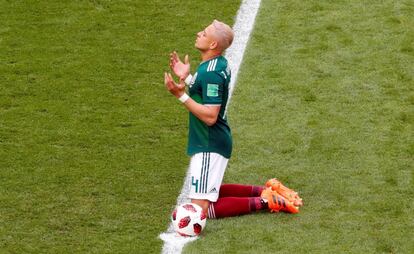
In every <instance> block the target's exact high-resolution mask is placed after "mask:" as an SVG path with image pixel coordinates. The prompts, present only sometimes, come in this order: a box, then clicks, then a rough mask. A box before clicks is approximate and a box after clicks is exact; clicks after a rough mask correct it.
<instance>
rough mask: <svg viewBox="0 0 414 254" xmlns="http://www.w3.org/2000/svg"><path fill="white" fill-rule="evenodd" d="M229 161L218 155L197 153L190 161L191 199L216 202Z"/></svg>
mask: <svg viewBox="0 0 414 254" xmlns="http://www.w3.org/2000/svg"><path fill="white" fill-rule="evenodd" d="M228 161H229V159H227V158H225V157H223V156H222V155H220V154H218V153H207V152H206V153H196V154H194V155H193V156H192V157H191V161H190V181H189V184H190V194H189V196H188V197H189V198H190V199H207V200H210V201H211V202H216V201H217V199H218V196H219V191H220V186H221V182H222V181H223V176H224V171H226V167H227V162H228Z"/></svg>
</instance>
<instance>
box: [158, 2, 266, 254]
mask: <svg viewBox="0 0 414 254" xmlns="http://www.w3.org/2000/svg"><path fill="white" fill-rule="evenodd" d="M260 2H261V0H243V2H242V3H241V5H240V9H239V11H238V12H237V17H236V23H235V24H234V26H233V31H234V41H233V43H232V45H231V47H230V48H228V49H227V50H226V54H225V57H226V58H227V59H228V61H229V65H230V66H231V67H232V68H231V69H232V77H231V80H230V84H229V85H230V91H229V99H228V102H227V106H228V105H229V103H230V99H231V95H232V94H233V91H234V87H235V84H236V80H237V75H238V73H239V68H240V65H241V63H242V60H243V56H244V51H245V49H246V46H247V42H248V41H249V37H250V34H251V32H252V30H253V27H254V22H255V19H256V15H257V12H258V10H259V7H260ZM227 108H228V107H226V110H227ZM226 113H227V112H226ZM226 113H225V114H226ZM189 186H190V177H189V169H187V175H186V177H185V179H184V185H183V188H182V189H181V193H180V195H179V196H178V198H177V204H182V203H186V202H190V200H189V199H188V198H187V196H188V193H189V192H190V190H189ZM159 237H160V238H161V239H162V240H163V241H164V246H163V248H162V253H163V254H180V253H181V251H182V250H183V247H184V245H185V244H187V243H189V242H192V241H195V240H197V239H198V237H182V236H179V235H178V234H176V233H175V232H174V230H173V226H172V224H171V223H170V225H169V227H168V229H167V231H166V232H164V233H161V234H160V236H159Z"/></svg>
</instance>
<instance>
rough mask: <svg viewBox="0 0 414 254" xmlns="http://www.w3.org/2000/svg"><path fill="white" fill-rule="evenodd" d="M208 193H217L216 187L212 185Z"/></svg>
mask: <svg viewBox="0 0 414 254" xmlns="http://www.w3.org/2000/svg"><path fill="white" fill-rule="evenodd" d="M209 193H217V190H216V188H215V187H214V188H213V189H211V190H210V192H209Z"/></svg>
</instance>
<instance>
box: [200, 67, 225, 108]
mask: <svg viewBox="0 0 414 254" xmlns="http://www.w3.org/2000/svg"><path fill="white" fill-rule="evenodd" d="M203 76H204V77H202V79H201V89H202V95H203V104H204V105H209V104H210V105H221V103H222V101H223V89H224V80H223V78H222V77H221V76H220V75H219V74H218V73H217V72H214V71H211V72H206V73H205V74H204V75H203Z"/></svg>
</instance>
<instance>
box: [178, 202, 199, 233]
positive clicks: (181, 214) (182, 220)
mask: <svg viewBox="0 0 414 254" xmlns="http://www.w3.org/2000/svg"><path fill="white" fill-rule="evenodd" d="M171 220H172V224H173V226H174V230H175V232H177V233H178V234H180V235H182V236H197V235H199V234H200V233H201V231H203V229H204V227H205V226H206V221H207V216H206V214H205V213H204V212H203V209H202V208H201V207H200V206H199V205H196V204H192V203H185V204H182V205H179V206H177V207H176V208H175V209H174V211H173V212H172V214H171Z"/></svg>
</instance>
